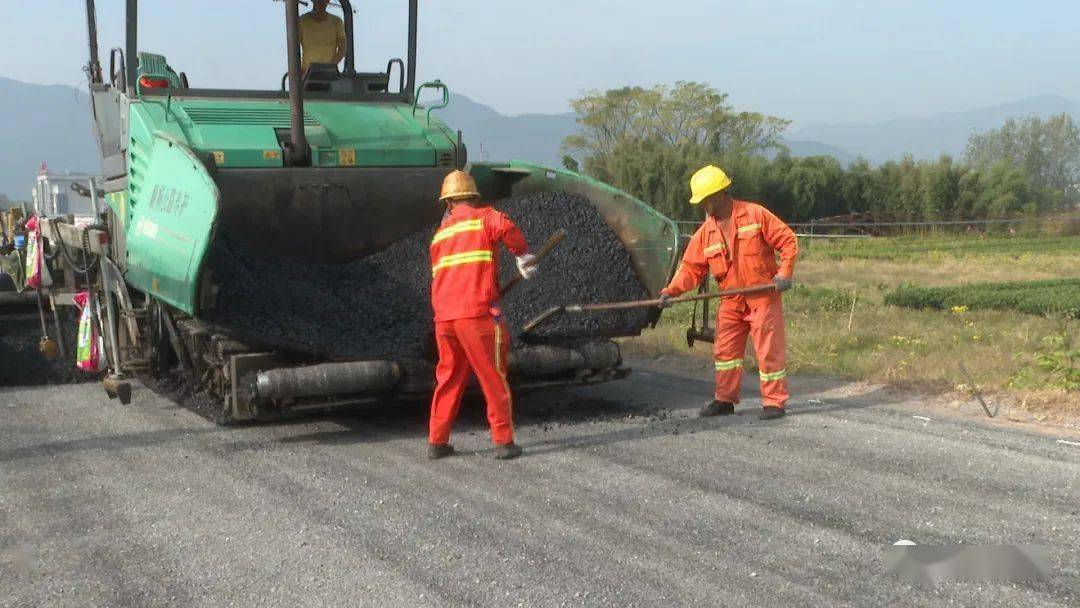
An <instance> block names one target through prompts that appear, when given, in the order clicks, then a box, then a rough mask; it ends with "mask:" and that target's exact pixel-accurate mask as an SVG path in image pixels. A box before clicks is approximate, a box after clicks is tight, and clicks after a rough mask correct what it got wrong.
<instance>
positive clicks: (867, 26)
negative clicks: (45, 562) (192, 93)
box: [0, 0, 1080, 123]
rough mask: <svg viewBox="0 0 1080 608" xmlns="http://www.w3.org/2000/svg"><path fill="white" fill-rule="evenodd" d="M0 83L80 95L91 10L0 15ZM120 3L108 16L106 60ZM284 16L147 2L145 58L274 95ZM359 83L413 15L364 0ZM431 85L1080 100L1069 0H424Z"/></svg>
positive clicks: (894, 113)
mask: <svg viewBox="0 0 1080 608" xmlns="http://www.w3.org/2000/svg"><path fill="white" fill-rule="evenodd" d="M3 4H4V18H3V21H2V23H0V40H2V41H3V42H4V47H5V48H6V49H7V52H5V53H3V54H2V55H0V76H6V77H9V78H14V79H17V80H23V81H29V82H38V83H50V84H51V83H62V84H70V85H75V84H79V83H80V82H81V81H82V80H83V75H82V73H81V66H82V65H83V64H84V63H85V61H86V30H85V14H84V8H83V7H84V2H83V0H34V1H22V0H3ZM123 4H124V2H123V0H98V18H99V24H100V27H101V30H102V31H101V37H100V44H101V47H102V49H103V51H102V52H103V61H104V60H105V59H106V58H107V49H108V48H110V47H113V46H121V45H122V41H123V34H122V32H123V22H122V19H123V16H122V15H123ZM283 6H284V5H283V4H282V3H281V2H276V1H274V0H217V1H214V0H185V1H180V0H142V2H141V7H142V8H141V18H140V23H141V26H142V28H141V34H140V45H141V48H143V49H144V50H153V51H155V52H160V53H163V54H165V55H166V56H167V57H168V58H169V62H170V64H171V65H173V66H174V67H175V68H176V69H178V70H183V71H186V72H187V74H188V76H189V78H190V79H191V82H192V85H193V86H231V87H238V88H276V87H277V86H278V84H279V82H280V78H281V74H282V73H283V72H284V71H285V53H284V8H283ZM354 6H355V7H356V8H357V9H358V13H357V15H356V19H357V23H358V36H359V37H360V41H359V51H358V58H359V59H358V67H359V68H360V69H362V70H371V71H375V70H381V69H382V68H383V66H385V64H386V60H387V59H389V58H390V57H393V56H400V55H403V54H404V53H405V33H406V23H405V15H406V11H405V9H404V7H405V6H406V2H404V1H403V0H354ZM420 13H421V18H420V57H419V61H420V76H421V78H441V79H442V80H443V81H444V82H446V83H447V84H448V85H449V86H450V87H451V90H454V91H459V92H462V93H464V94H466V95H468V96H469V97H472V98H474V99H476V100H477V101H481V102H483V103H486V104H488V105H491V106H493V107H494V108H496V109H497V110H499V111H501V112H503V113H506V114H518V113H525V112H562V111H566V110H567V99H569V98H571V97H573V96H575V95H576V94H578V93H579V92H581V91H583V90H587V89H593V88H600V89H603V88H613V87H618V86H623V85H626V84H640V85H652V84H658V83H671V82H674V81H676V80H700V81H705V82H708V83H710V84H712V85H713V86H715V87H717V88H719V89H721V90H723V91H726V92H729V93H730V94H731V99H732V101H733V102H734V103H735V105H736V106H737V107H738V108H739V109H747V110H758V111H764V112H769V113H773V114H777V115H780V116H784V117H787V118H791V119H794V120H796V121H797V122H800V123H806V122H816V121H825V122H847V121H876V120H883V119H889V118H897V117H908V116H923V115H933V114H938V113H941V112H949V111H958V110H965V109H970V108H973V107H977V106H983V105H992V104H996V103H1001V102H1006V101H1013V100H1017V99H1022V98H1025V97H1031V96H1035V95H1042V94H1048V93H1053V94H1060V95H1065V96H1067V97H1071V98H1073V99H1080V35H1078V34H1077V28H1078V27H1080V2H1078V1H1076V0H1056V1H1051V0H1026V1H1018V0H1013V1H1008V2H1005V1H997V0H862V1H855V0H832V1H829V0H666V1H662V2H656V1H651V0H621V1H614V0H612V1H589V0H541V1H537V2H523V1H519V0H421V2H420Z"/></svg>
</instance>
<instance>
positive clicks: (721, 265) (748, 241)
mask: <svg viewBox="0 0 1080 608" xmlns="http://www.w3.org/2000/svg"><path fill="white" fill-rule="evenodd" d="M731 220H732V221H731V226H730V234H729V235H728V236H725V235H724V233H723V230H722V228H721V223H720V222H719V221H718V220H717V219H716V218H714V217H712V216H709V217H708V218H706V220H705V222H704V223H703V224H702V225H701V227H700V228H698V231H697V232H696V233H694V236H693V237H692V238H691V239H690V243H689V244H688V245H687V246H686V252H685V253H684V254H683V259H682V263H681V264H680V265H679V270H678V271H677V272H676V273H675V276H674V277H673V278H672V279H671V283H670V284H669V285H668V286H667V287H666V288H664V289H663V290H662V291H661V292H660V293H663V294H668V295H670V296H673V297H674V296H678V295H681V294H683V293H685V292H687V291H690V290H691V289H696V288H697V287H698V286H699V285H700V284H701V281H702V279H704V278H705V275H706V273H709V274H712V276H714V277H715V278H716V282H717V283H718V284H719V285H720V289H722V290H723V289H735V288H738V287H752V286H754V285H765V284H768V283H771V282H772V280H773V277H775V276H781V277H791V276H792V273H793V272H794V269H795V258H796V257H797V255H798V251H799V242H798V239H797V238H796V237H795V233H794V232H793V231H792V230H791V228H789V227H788V225H787V224H785V223H784V222H783V220H781V219H780V218H778V217H776V216H775V215H773V214H772V213H771V212H770V211H769V210H768V209H766V208H764V207H762V206H761V205H758V204H756V203H750V202H746V201H739V200H736V201H735V202H734V205H733V207H732V210H731ZM776 252H779V253H780V265H779V266H777V264H776ZM747 334H749V335H750V338H751V339H752V340H753V341H754V350H755V351H756V352H757V360H758V370H759V371H758V373H759V376H760V378H761V400H762V404H763V405H770V406H775V407H784V405H785V404H786V403H787V400H788V388H787V379H786V378H785V374H786V370H785V367H786V362H787V354H786V350H787V340H786V337H785V334H784V312H783V307H782V306H781V303H780V294H779V293H778V292H775V291H767V292H763V293H760V294H748V295H745V296H741V295H739V296H729V297H725V298H723V299H722V300H721V302H720V306H718V307H717V311H716V339H715V340H714V342H713V355H714V361H713V362H714V365H715V368H716V400H717V401H722V402H728V403H738V402H739V385H740V381H741V380H742V365H743V356H744V355H745V353H746V336H747Z"/></svg>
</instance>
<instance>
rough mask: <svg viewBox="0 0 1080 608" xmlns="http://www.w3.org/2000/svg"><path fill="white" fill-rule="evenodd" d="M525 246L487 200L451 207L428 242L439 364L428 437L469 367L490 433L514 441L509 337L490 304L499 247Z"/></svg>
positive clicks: (521, 249)
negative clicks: (485, 204) (483, 203)
mask: <svg viewBox="0 0 1080 608" xmlns="http://www.w3.org/2000/svg"><path fill="white" fill-rule="evenodd" d="M500 243H501V244H502V245H503V246H505V247H506V248H507V250H509V251H510V253H512V254H514V255H523V254H525V253H527V251H528V247H527V246H526V244H525V237H524V236H523V235H522V234H521V230H520V229H519V228H518V227H517V226H516V225H514V223H513V222H512V221H510V219H509V218H508V217H506V216H505V215H504V214H502V213H500V212H499V211H496V210H495V209H492V208H490V207H479V208H474V207H470V206H468V205H464V204H457V205H454V206H452V207H451V209H450V211H449V212H448V213H447V214H446V216H445V217H444V218H443V223H442V225H441V226H440V227H439V230H438V231H437V232H436V233H435V237H434V238H433V239H432V241H431V272H432V281H431V304H432V308H433V309H434V312H435V342H436V345H437V346H438V350H439V363H438V366H437V367H436V369H435V380H436V387H435V395H434V397H433V398H432V401H431V420H430V429H429V434H428V441H429V442H430V443H432V444H444V443H447V442H448V441H449V440H450V429H451V427H452V426H453V423H454V419H455V418H456V417H457V413H458V409H459V408H460V407H461V398H462V396H463V395H464V393H465V388H466V387H467V385H468V382H469V375H470V374H469V372H470V371H472V372H473V373H474V374H476V378H477V380H478V381H479V383H480V390H481V391H482V392H483V394H484V400H485V401H486V402H487V413H488V422H489V424H490V425H491V439H492V441H494V442H495V444H496V445H505V444H508V443H513V441H514V431H513V422H512V398H511V395H510V385H509V383H508V382H507V379H506V365H507V353H508V351H509V346H510V339H509V335H508V333H507V331H506V328H505V326H504V325H503V324H502V323H501V321H500V320H499V318H498V310H497V309H496V308H495V307H494V305H495V303H496V300H497V299H498V297H499V286H498V274H497V273H498V268H499V263H498V262H499V256H498V247H499V244H500Z"/></svg>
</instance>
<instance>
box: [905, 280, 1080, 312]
mask: <svg viewBox="0 0 1080 608" xmlns="http://www.w3.org/2000/svg"><path fill="white" fill-rule="evenodd" d="M885 303H886V304H892V305H894V306H904V307H907V308H930V309H937V310H950V309H963V310H978V309H997V310H1015V311H1017V312H1022V313H1027V314H1033V315H1052V314H1060V315H1063V316H1065V317H1069V318H1073V319H1078V318H1080V279H1059V280H1051V281H1013V282H1006V283H972V284H968V285H960V286H954V287H918V286H915V285H902V286H900V287H899V288H897V289H895V290H893V291H891V292H889V293H887V294H886V295H885Z"/></svg>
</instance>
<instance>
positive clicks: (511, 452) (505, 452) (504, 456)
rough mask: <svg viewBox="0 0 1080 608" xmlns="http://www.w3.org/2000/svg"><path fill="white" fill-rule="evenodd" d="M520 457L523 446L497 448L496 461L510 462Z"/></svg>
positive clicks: (510, 445)
mask: <svg viewBox="0 0 1080 608" xmlns="http://www.w3.org/2000/svg"><path fill="white" fill-rule="evenodd" d="M518 456H521V446H519V445H518V444H516V443H506V444H503V445H497V446H495V460H510V459H511V458H517V457H518Z"/></svg>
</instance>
